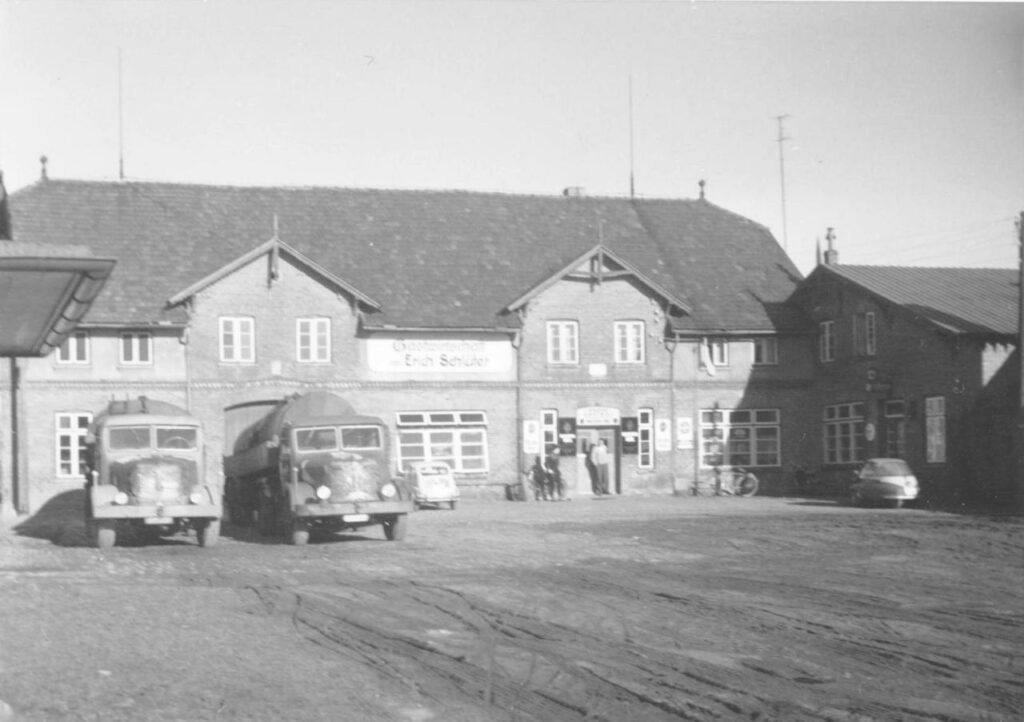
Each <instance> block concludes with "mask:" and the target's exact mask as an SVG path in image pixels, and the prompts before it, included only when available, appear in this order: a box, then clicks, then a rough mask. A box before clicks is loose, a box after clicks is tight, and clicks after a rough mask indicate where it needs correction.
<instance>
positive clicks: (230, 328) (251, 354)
mask: <svg viewBox="0 0 1024 722" xmlns="http://www.w3.org/2000/svg"><path fill="white" fill-rule="evenodd" d="M246 325H248V329H245V328H243V327H244V326H246ZM228 333H230V334H231V337H232V339H233V342H232V344H231V345H230V347H229V346H228V344H226V343H225V340H224V337H225V336H226V335H227V334H228ZM246 340H247V341H248V343H245V341H246ZM217 341H218V345H219V347H220V361H221V363H229V364H251V363H256V321H255V319H253V317H252V316H221V317H220V323H219V334H218V337H217Z"/></svg>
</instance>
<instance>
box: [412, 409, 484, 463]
mask: <svg viewBox="0 0 1024 722" xmlns="http://www.w3.org/2000/svg"><path fill="white" fill-rule="evenodd" d="M414 461H426V462H444V463H446V464H448V466H450V467H451V469H452V471H456V472H461V473H472V474H479V473H485V472H486V471H487V470H488V466H489V462H488V459H487V415H486V414H485V413H484V412H483V411H400V412H398V468H399V469H400V470H403V471H404V470H405V469H407V468H408V467H409V464H411V463H412V462H414Z"/></svg>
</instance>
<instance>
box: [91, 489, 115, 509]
mask: <svg viewBox="0 0 1024 722" xmlns="http://www.w3.org/2000/svg"><path fill="white" fill-rule="evenodd" d="M118 491H119V490H118V488H117V487H116V486H114V485H113V484H93V486H92V488H91V489H90V490H89V500H90V501H91V502H92V508H93V509H96V508H99V507H103V506H111V505H112V504H113V503H114V497H115V496H117V492H118Z"/></svg>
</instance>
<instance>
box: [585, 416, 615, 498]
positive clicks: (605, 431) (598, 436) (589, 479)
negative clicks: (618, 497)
mask: <svg viewBox="0 0 1024 722" xmlns="http://www.w3.org/2000/svg"><path fill="white" fill-rule="evenodd" d="M602 439H604V442H605V444H606V445H607V446H608V457H609V459H608V493H610V494H621V493H622V485H621V483H620V480H619V458H620V455H619V443H618V442H619V432H618V428H616V427H614V426H599V427H583V428H579V427H578V428H577V429H576V444H577V448H576V480H577V481H576V493H577V494H583V495H587V494H593V493H594V487H593V478H594V477H593V476H592V475H591V472H592V471H593V470H592V467H591V465H590V449H591V447H592V446H594V444H597V443H599V442H600V441H601V440H602Z"/></svg>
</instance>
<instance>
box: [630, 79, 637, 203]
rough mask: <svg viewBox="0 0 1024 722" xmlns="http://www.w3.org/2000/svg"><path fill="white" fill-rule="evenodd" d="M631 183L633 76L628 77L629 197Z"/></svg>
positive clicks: (632, 194) (633, 193)
mask: <svg viewBox="0 0 1024 722" xmlns="http://www.w3.org/2000/svg"><path fill="white" fill-rule="evenodd" d="M635 192H636V188H635V186H634V183H633V76H632V75H630V76H629V197H630V198H633V197H635Z"/></svg>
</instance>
